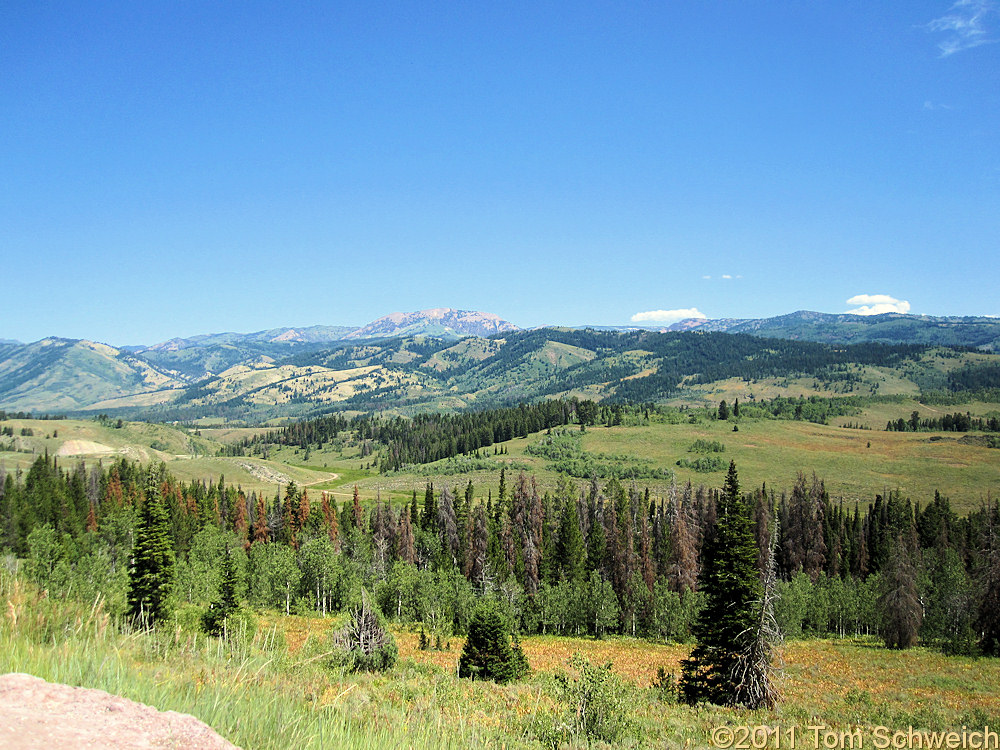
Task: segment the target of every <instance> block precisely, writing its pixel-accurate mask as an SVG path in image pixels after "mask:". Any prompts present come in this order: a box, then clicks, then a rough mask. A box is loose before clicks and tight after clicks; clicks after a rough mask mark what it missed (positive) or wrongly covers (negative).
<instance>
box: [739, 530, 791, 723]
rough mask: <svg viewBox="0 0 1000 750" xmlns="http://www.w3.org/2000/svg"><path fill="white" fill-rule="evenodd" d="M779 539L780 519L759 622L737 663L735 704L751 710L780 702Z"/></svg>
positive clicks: (772, 541)
mask: <svg viewBox="0 0 1000 750" xmlns="http://www.w3.org/2000/svg"><path fill="white" fill-rule="evenodd" d="M777 540H778V520H777V514H775V520H774V523H773V524H772V530H771V534H770V545H769V547H768V555H767V565H766V568H765V570H764V574H763V584H764V586H763V594H762V596H761V600H760V603H759V610H758V616H757V621H756V622H755V623H754V626H753V627H752V628H749V629H748V630H745V631H743V633H742V634H741V635H740V638H739V640H740V642H741V648H740V652H739V654H738V655H737V658H736V661H735V663H734V664H733V670H732V675H731V678H732V681H733V683H734V685H735V686H736V689H735V691H734V695H733V704H734V705H740V706H746V707H747V708H750V709H758V708H768V709H771V708H774V707H775V705H776V704H777V702H778V697H779V695H778V689H777V687H776V686H775V684H774V683H775V675H776V671H777V668H776V667H775V659H776V657H777V648H778V645H779V644H780V643H781V641H782V634H781V630H780V628H779V627H778V623H777V621H776V620H775V618H774V603H775V602H776V601H777V600H778V596H779V595H778V590H777V564H776V561H775V547H776V545H777Z"/></svg>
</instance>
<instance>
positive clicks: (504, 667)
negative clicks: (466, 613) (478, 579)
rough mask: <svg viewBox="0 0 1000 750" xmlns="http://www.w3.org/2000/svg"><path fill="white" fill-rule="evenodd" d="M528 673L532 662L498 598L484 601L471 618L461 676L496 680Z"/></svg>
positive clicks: (509, 680) (459, 663)
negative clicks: (500, 606) (512, 635)
mask: <svg viewBox="0 0 1000 750" xmlns="http://www.w3.org/2000/svg"><path fill="white" fill-rule="evenodd" d="M527 672H528V661H527V659H526V658H525V656H524V652H523V651H521V648H520V645H519V644H518V643H517V641H516V639H515V641H514V643H513V645H512V644H511V640H510V628H509V627H508V625H507V623H506V622H504V618H503V615H502V614H500V608H499V607H498V606H497V603H496V601H494V600H492V599H485V600H483V601H482V602H480V603H479V604H478V605H477V606H476V609H475V610H474V611H473V613H472V617H471V618H470V619H469V637H468V638H467V639H466V641H465V647H464V648H463V649H462V656H461V657H460V658H459V660H458V676H459V677H471V678H473V679H478V680H494V681H495V682H511V681H512V680H516V679H519V678H521V677H523V676H524V675H525V674H527Z"/></svg>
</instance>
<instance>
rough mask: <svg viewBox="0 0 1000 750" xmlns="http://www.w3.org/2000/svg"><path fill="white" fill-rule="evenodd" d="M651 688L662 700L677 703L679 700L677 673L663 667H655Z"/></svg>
mask: <svg viewBox="0 0 1000 750" xmlns="http://www.w3.org/2000/svg"><path fill="white" fill-rule="evenodd" d="M653 689H654V690H655V691H656V693H657V694H658V695H659V697H660V700H662V701H665V702H667V703H678V702H679V701H680V698H681V691H680V686H679V685H678V684H677V675H675V674H674V673H673V672H668V671H667V670H666V669H664V668H663V667H657V668H656V677H655V678H654V679H653Z"/></svg>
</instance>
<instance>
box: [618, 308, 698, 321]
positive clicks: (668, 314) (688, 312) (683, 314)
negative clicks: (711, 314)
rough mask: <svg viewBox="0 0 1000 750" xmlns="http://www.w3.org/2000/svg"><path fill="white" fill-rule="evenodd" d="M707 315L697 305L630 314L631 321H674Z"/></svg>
mask: <svg viewBox="0 0 1000 750" xmlns="http://www.w3.org/2000/svg"><path fill="white" fill-rule="evenodd" d="M707 317H708V316H707V315H705V313H703V312H702V311H701V310H699V309H698V308H697V307H688V308H682V309H680V310H648V311H646V312H637V313H636V314H635V315H633V316H632V322H633V323H676V322H677V321H678V320H686V319H688V318H702V319H705V318H707Z"/></svg>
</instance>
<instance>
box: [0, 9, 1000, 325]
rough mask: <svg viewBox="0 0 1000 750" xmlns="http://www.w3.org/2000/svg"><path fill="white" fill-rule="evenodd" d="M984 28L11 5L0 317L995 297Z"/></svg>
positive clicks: (278, 316) (682, 14)
mask: <svg viewBox="0 0 1000 750" xmlns="http://www.w3.org/2000/svg"><path fill="white" fill-rule="evenodd" d="M998 40H1000V7H998V4H997V3H996V2H987V1H986V0H966V1H964V2H959V3H957V4H955V3H951V2H948V1H947V0H945V2H930V1H929V0H928V1H916V0H915V1H913V2H905V3H900V2H846V1H844V0H836V1H834V0H809V1H805V0H803V1H802V2H774V1H770V0H769V1H768V2H711V1H705V2H690V3H682V2H669V3H665V2H650V3H627V4H622V3H596V2H580V3H565V2H560V3H545V2H533V3H524V4H520V3H515V2H510V3H492V4H487V3H389V2H379V3H357V4H353V5H348V4H336V3H317V4H308V3H273V4H270V3H255V2H244V3H238V4H233V3H208V2H190V3H187V2H169V3H166V2H148V3H147V2H143V3H134V2H128V3H124V2H123V3H78V4H76V5H75V7H73V6H72V5H71V4H55V3H27V2H24V3H8V4H7V5H6V6H5V7H4V10H3V11H2V13H0V254H2V259H3V260H2V263H3V270H4V276H5V284H4V289H3V291H2V292H0V338H15V339H19V340H22V341H30V340H35V339H38V338H41V337H43V336H47V335H58V336H67V337H85V338H92V339H96V340H100V341H106V342H109V343H112V344H127V343H153V342H155V341H159V340H163V339H166V338H169V337H172V336H175V335H181V336H187V335H193V334H197V333H206V332H214V331H225V330H235V331H252V330H259V329H263V328H271V327H277V326H285V325H310V324H319V323H322V324H331V325H336V324H347V325H360V324H362V323H365V322H367V321H368V320H371V319H372V318H375V317H378V316H380V315H383V314H386V313H388V312H392V311H396V310H402V311H409V310H418V309H423V308H428V307H438V306H448V307H456V308H462V309H478V310H485V311H489V312H494V313H496V314H498V315H501V316H502V317H504V318H507V319H508V320H511V321H513V322H514V323H517V324H519V325H522V326H531V325H540V324H547V323H562V324H568V325H580V324H588V323H591V324H621V323H628V322H629V321H630V320H631V319H632V318H633V316H636V315H639V314H642V313H645V314H646V315H645V316H644V319H645V320H647V321H649V322H653V321H656V320H668V319H670V318H672V317H676V316H678V315H679V314H680V313H679V312H678V311H688V312H689V313H690V314H701V315H707V316H708V317H713V318H716V317H762V316H770V315H777V314H782V313H786V312H791V311H793V310H798V309H811V310H820V311H825V312H843V311H847V310H851V309H862V308H867V309H869V310H882V309H909V310H910V311H911V312H915V313H925V314H933V315H964V314H968V315H982V314H986V315H990V314H1000V299H998V294H997V289H998V281H1000V278H998V276H1000V273H998V270H1000V260H998V250H1000V247H998V239H1000V132H998V131H1000V46H998V45H997V44H996V42H997V41H998ZM849 300H851V301H850V302H849ZM657 311H661V312H660V313H657Z"/></svg>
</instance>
